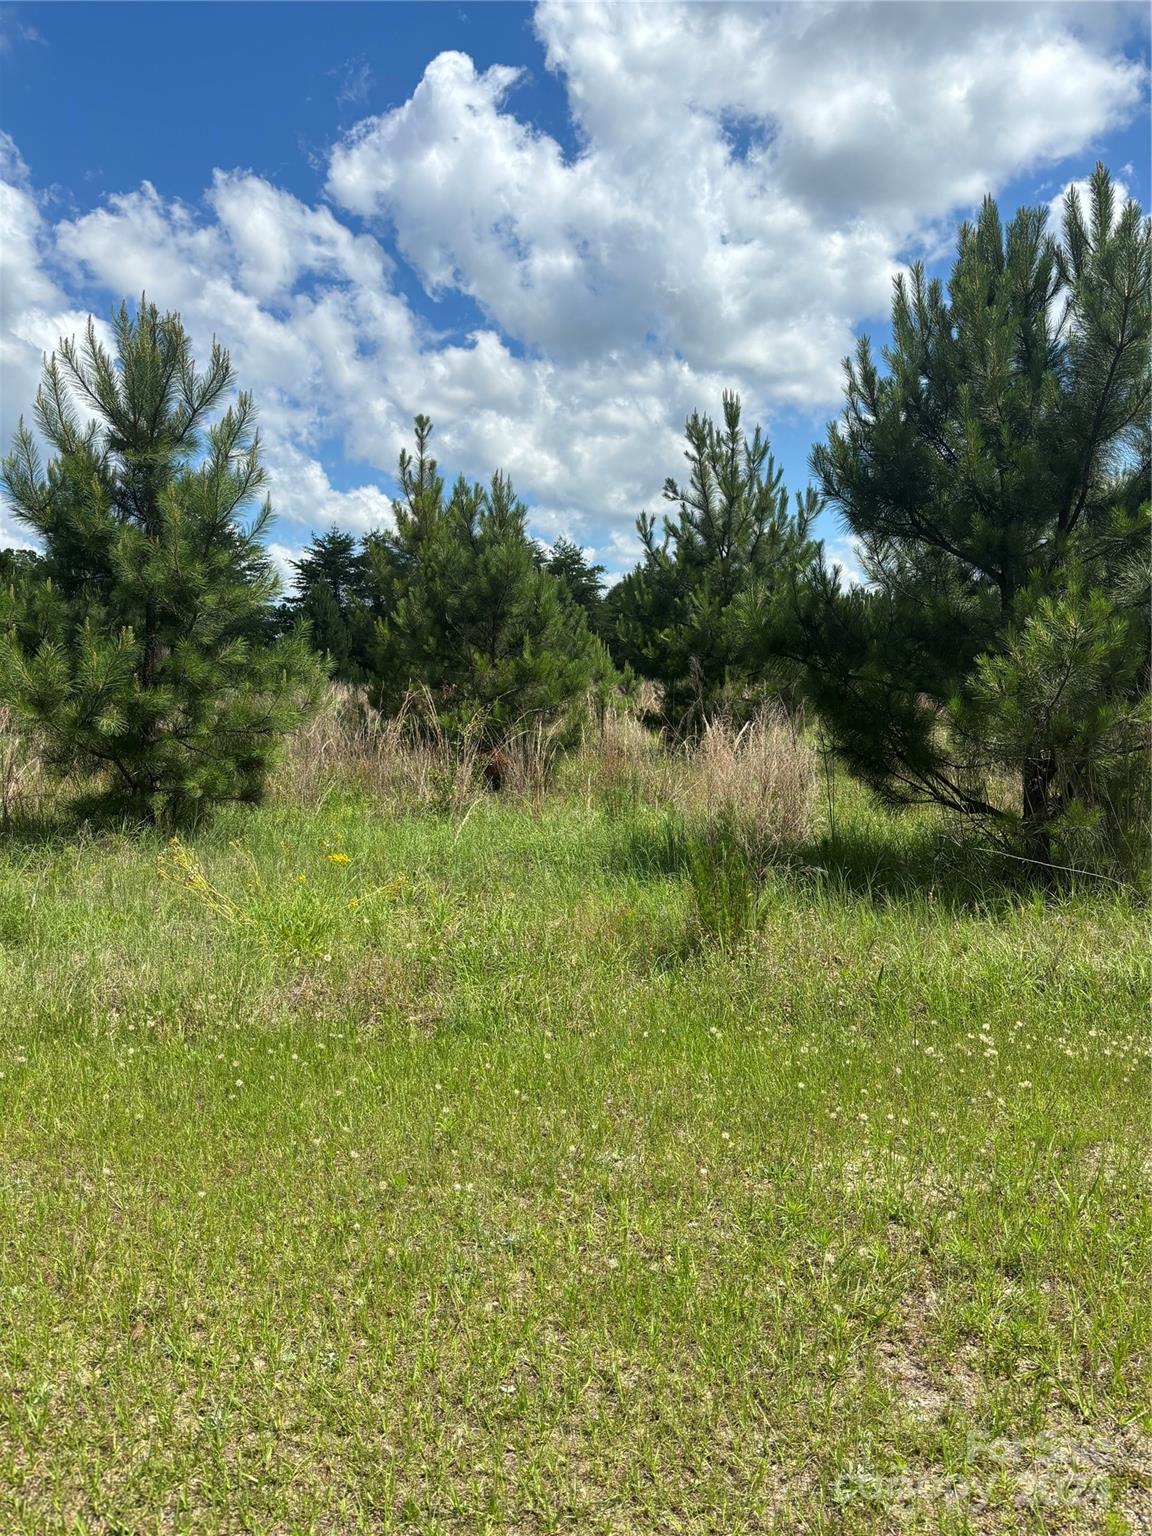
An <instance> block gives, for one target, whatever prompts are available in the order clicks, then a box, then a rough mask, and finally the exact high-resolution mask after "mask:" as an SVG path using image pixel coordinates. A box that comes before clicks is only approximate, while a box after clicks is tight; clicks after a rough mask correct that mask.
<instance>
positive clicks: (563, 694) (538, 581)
mask: <svg viewBox="0 0 1152 1536" xmlns="http://www.w3.org/2000/svg"><path fill="white" fill-rule="evenodd" d="M431 433H432V425H431V422H429V421H428V420H427V418H426V417H423V416H418V417H417V418H416V445H417V451H416V456H415V457H414V458H413V457H412V456H410V455H409V454H408V453H407V452H405V453H402V454H401V458H400V468H399V481H400V489H401V495H400V497H399V498H397V500H396V501H395V503H394V505H393V515H394V519H395V525H396V526H395V531H394V532H389V533H381V534H376V535H373V537H372V539H371V541H370V542H369V546H368V551H367V553H368V559H369V562H370V565H371V568H372V571H373V578H372V582H373V587H374V590H375V593H376V596H377V600H378V601H379V603H380V604H381V607H382V608H383V609H384V610H385V611H386V612H387V614H388V617H387V619H386V620H384V621H383V622H382V623H381V625H380V627H379V632H380V649H379V652H378V657H377V671H378V675H379V676H380V678H381V684H380V697H381V702H382V704H383V705H384V707H385V708H393V709H394V708H396V707H398V705H399V703H400V701H401V700H402V698H403V697H404V695H405V694H406V693H407V692H408V691H409V690H411V689H412V688H415V687H420V686H423V687H426V688H427V689H428V690H429V691H430V692H431V694H432V697H433V699H434V700H435V703H436V706H437V710H438V712H439V715H440V719H441V722H442V723H443V724H445V725H446V726H448V727H450V728H461V727H463V726H464V725H466V724H467V725H471V726H473V727H474V728H478V729H479V730H480V731H481V734H482V737H483V739H484V740H485V741H487V742H488V743H490V744H492V743H496V742H499V741H500V740H502V739H504V738H505V737H506V736H507V735H508V734H509V733H510V732H511V731H513V730H515V729H518V728H523V727H524V726H526V725H529V724H533V723H536V722H539V721H548V720H552V719H555V718H556V717H557V716H559V715H561V714H563V713H564V712H565V711H566V710H568V709H570V708H571V706H572V705H573V703H574V702H575V701H576V700H577V699H579V698H580V697H581V696H582V695H583V694H584V692H585V691H586V690H587V689H588V687H589V686H590V684H591V683H592V682H593V681H594V680H595V679H596V677H597V676H598V675H599V674H600V673H602V672H604V671H605V670H606V668H607V660H606V657H605V656H604V653H603V651H602V648H601V647H599V646H598V645H597V643H596V642H595V641H594V640H593V639H592V637H591V636H590V635H589V633H588V629H587V625H586V622H585V619H584V615H583V613H582V612H581V610H580V609H579V608H578V607H577V606H576V604H575V603H574V602H573V601H572V600H571V598H570V597H569V596H568V593H567V590H566V588H565V587H564V585H563V584H562V583H561V582H560V581H559V580H557V578H556V577H554V576H552V575H551V574H549V572H548V571H546V570H542V569H541V568H540V564H539V562H538V559H537V551H536V549H535V546H534V545H533V543H532V541H531V540H530V539H529V538H528V535H527V533H526V531H525V517H526V512H525V508H524V505H523V503H522V502H521V501H520V500H519V499H518V498H517V496H516V495H515V493H514V491H513V489H512V486H511V483H510V481H509V480H508V478H507V476H505V475H502V474H499V473H497V474H496V475H494V476H493V478H492V480H491V482H490V484H489V485H487V486H482V485H476V484H469V483H468V482H467V481H465V480H464V479H463V478H461V479H459V480H458V481H457V482H456V485H455V486H454V488H453V490H452V492H451V494H450V495H448V496H446V495H445V491H444V482H443V479H442V477H441V476H440V474H439V470H438V466H437V464H436V461H435V459H434V458H432V456H431V454H430V452H429V441H430V438H431Z"/></svg>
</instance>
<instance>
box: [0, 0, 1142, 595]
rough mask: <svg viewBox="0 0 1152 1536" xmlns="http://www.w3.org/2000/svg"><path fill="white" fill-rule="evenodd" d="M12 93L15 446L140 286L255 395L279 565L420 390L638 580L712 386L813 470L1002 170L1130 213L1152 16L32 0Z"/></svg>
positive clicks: (469, 456) (446, 449)
mask: <svg viewBox="0 0 1152 1536" xmlns="http://www.w3.org/2000/svg"><path fill="white" fill-rule="evenodd" d="M0 83H2V86H3V94H2V97H0V102H2V105H0V130H2V131H3V133H4V135H5V138H4V140H3V161H2V165H0V170H2V171H3V178H4V184H3V193H2V196H3V202H2V205H0V207H2V215H3V220H2V223H0V263H2V268H3V271H2V277H3V283H2V287H0V430H2V431H3V433H4V437H5V440H7V438H8V436H9V435H10V433H11V430H12V428H13V426H14V425H15V420H16V418H17V416H18V415H19V413H20V412H21V411H22V410H24V411H26V410H27V409H28V406H29V404H30V402H31V398H32V394H33V392H34V387H35V379H36V375H37V372H38V368H39V363H40V357H41V354H42V353H43V351H44V350H45V349H47V348H50V347H51V346H52V345H53V344H54V343H55V341H56V338H57V337H58V336H59V335H60V334H61V333H67V332H70V331H71V330H74V329H76V327H77V326H78V325H79V324H81V323H82V322H83V319H84V316H85V314H86V313H87V312H89V311H91V312H93V313H94V314H96V315H97V316H98V317H106V316H107V314H108V313H109V310H110V308H111V306H112V305H113V304H114V303H115V302H117V301H118V300H119V299H120V298H121V297H131V296H134V295H136V294H138V293H139V292H140V291H142V290H146V291H147V293H148V295H149V297H150V298H153V299H155V300H156V302H158V303H160V304H161V305H162V306H164V307H170V308H176V309H179V310H180V311H181V313H182V314H183V316H184V318H185V321H186V323H187V324H188V326H189V328H190V330H191V331H192V333H193V336H194V338H195V339H196V341H197V342H198V344H199V346H200V347H204V346H206V344H207V341H208V338H209V337H210V336H211V334H213V333H215V334H217V335H218V336H219V337H220V339H221V340H222V341H224V342H225V344H226V345H227V346H228V347H229V348H230V350H231V351H232V354H233V359H234V362H235V363H236V365H237V371H238V374H239V377H240V382H241V383H242V384H243V385H245V386H247V387H251V388H252V389H253V390H254V392H255V394H256V397H257V402H258V404H259V405H260V407H261V412H262V419H263V424H264V430H265V436H266V444H267V457H268V465H269V470H270V476H271V483H272V491H273V498H274V502H275V504H276V507H277V511H278V514H279V516H278V521H277V524H276V527H275V531H274V534H273V537H274V539H275V541H276V546H277V553H278V555H279V557H280V558H281V559H282V560H284V559H287V558H288V557H290V555H291V554H292V553H293V552H294V551H296V550H297V549H299V547H300V546H301V545H302V544H303V543H304V542H305V541H306V540H307V538H308V536H309V533H310V531H311V530H312V529H314V528H317V527H324V526H326V525H328V524H329V523H331V522H332V521H337V522H340V523H341V524H343V525H344V526H347V527H350V528H354V529H357V530H362V529H364V528H365V527H368V526H371V525H372V524H373V523H375V522H377V521H379V520H380V519H381V518H384V517H386V516H387V512H388V496H389V493H390V490H391V488H392V482H391V469H392V466H393V465H394V463H395V458H396V453H397V451H398V449H399V447H400V445H401V443H402V442H404V441H405V439H406V434H407V432H408V429H409V424H410V421H411V417H412V415H413V414H414V413H415V412H417V411H420V410H423V411H427V412H428V413H429V414H431V415H432V416H433V418H434V420H435V422H436V426H437V435H436V441H437V446H438V450H439V453H440V456H441V460H442V462H443V464H444V466H445V468H446V469H448V470H449V472H452V473H454V472H455V471H457V470H460V471H463V472H465V473H467V474H469V475H476V476H485V477H486V476H487V475H488V474H489V473H490V472H491V471H492V470H493V469H495V468H497V467H501V466H502V467H505V468H507V469H509V470H510V471H511V473H512V476H513V479H514V482H515V483H516V485H517V488H518V489H519V490H520V492H521V494H522V495H523V496H524V498H525V499H526V501H528V503H529V505H530V507H531V509H532V525H533V528H534V531H536V532H537V533H538V535H539V536H541V537H543V538H545V539H550V538H552V537H554V536H555V535H556V534H558V533H561V532H563V533H567V534H569V535H570V536H571V537H574V538H576V539H577V540H578V541H579V542H580V543H581V544H583V545H584V546H585V547H587V548H589V549H591V550H594V551H595V552H596V556H597V558H598V559H600V560H602V561H603V562H604V564H606V565H607V566H608V567H609V568H610V569H612V570H619V569H621V568H624V567H626V566H627V565H628V564H629V563H630V561H631V559H632V558H633V556H634V551H635V546H634V540H633V524H634V521H635V517H636V514H637V513H638V512H639V511H641V510H642V509H644V508H646V507H647V508H653V507H657V506H658V505H659V502H660V488H661V485H662V482H663V479H664V476H665V475H667V474H678V473H679V471H680V467H681V463H682V461H681V458H680V453H681V447H680V441H679V438H680V432H681V429H682V426H683V421H684V417H685V415H686V414H687V412H688V411H689V410H691V409H693V408H695V407H699V408H701V409H706V410H713V411H715V409H716V408H717V407H718V405H719V396H720V391H721V389H722V388H723V387H725V386H733V387H736V388H739V389H740V391H741V393H742V395H743V397H744V399H745V402H746V407H747V409H748V411H749V414H750V416H751V417H753V418H755V419H759V420H761V421H762V422H764V424H765V425H766V427H767V428H768V430H769V433H770V436H771V438H772V442H773V446H774V449H775V451H776V453H777V457H778V458H779V459H780V460H781V461H782V463H783V464H784V466H785V471H786V478H787V481H788V483H790V484H793V485H795V486H797V487H799V486H801V485H803V484H804V483H806V481H807V454H808V449H809V446H810V444H811V442H812V441H813V440H814V439H815V438H817V437H819V436H821V435H822V433H823V431H824V427H825V424H826V422H827V420H828V419H829V417H830V416H832V415H833V414H834V413H835V411H836V409H837V401H838V394H839V377H840V375H839V362H840V359H841V357H842V356H843V355H844V353H845V351H847V350H848V348H849V347H850V346H851V344H852V339H853V337H854V336H855V335H856V334H858V333H859V332H860V331H861V330H866V331H869V332H871V333H872V334H873V335H875V336H878V337H882V336H883V334H884V331H885V314H886V311H887V305H888V293H889V288H890V283H891V278H892V275H893V273H894V272H895V271H897V270H898V269H899V267H900V266H901V265H902V264H903V263H905V262H907V261H908V260H910V259H914V258H916V257H923V258H925V259H927V260H928V261H929V262H930V263H933V264H935V265H937V266H939V265H941V264H942V263H945V264H946V259H947V255H948V252H949V250H950V247H951V244H952V241H953V239H954V233H955V227H956V224H957V222H958V220H959V219H961V218H963V217H964V216H966V215H967V214H969V213H970V212H971V211H972V209H973V208H974V207H975V206H976V204H977V203H978V201H979V198H980V196H981V194H982V193H983V192H984V191H991V192H992V193H994V194H995V195H996V196H997V197H998V198H999V200H1000V202H1001V207H1002V209H1005V210H1009V209H1012V208H1015V207H1016V206H1017V205H1019V204H1020V203H1022V202H1027V203H1036V202H1048V201H1049V200H1051V199H1054V198H1056V197H1057V196H1058V195H1059V194H1060V192H1061V190H1062V189H1063V188H1064V187H1065V186H1066V185H1067V183H1068V182H1070V181H1074V180H1078V179H1081V178H1083V177H1084V176H1085V175H1086V174H1087V173H1088V172H1089V171H1090V169H1091V167H1092V165H1093V163H1094V161H1095V160H1096V159H1097V158H1102V159H1104V160H1105V161H1106V162H1107V163H1108V164H1109V165H1110V166H1111V167H1112V168H1113V170H1114V171H1115V173H1116V174H1117V176H1118V177H1119V178H1120V179H1121V180H1122V181H1123V182H1124V183H1125V184H1126V186H1127V187H1128V189H1129V190H1130V192H1131V193H1132V194H1133V195H1135V196H1137V197H1138V198H1139V199H1140V200H1141V202H1142V203H1143V204H1144V205H1145V206H1146V207H1147V206H1148V202H1149V134H1148V28H1147V17H1146V11H1145V9H1144V8H1143V7H1140V6H1118V7H1113V6H1107V5H1100V4H1089V5H1083V6H1077V5H1058V6H1033V5H1028V4H1015V3H1014V4H1007V5H996V4H991V5H980V4H951V5H941V6H933V5H926V4H924V5H922V4H904V5H875V6H869V5H863V4H849V5H842V6H835V5H831V6H828V5H821V6H804V5H789V6H783V7H781V6H754V5H745V6H739V7H724V6H702V5H696V6H689V7H678V6H671V5H663V4H651V5H631V6H623V7H610V6H601V5H599V4H588V5H582V6H578V7H572V6H567V5H563V4H552V3H546V4H543V5H540V6H536V7H533V6H530V5H513V4H485V5H471V6H458V5H454V4H451V3H447V4H437V5H407V4H392V5H373V4H353V5H345V4H324V5H310V4H291V5H282V4H229V5H202V4H183V3H172V4H129V5H122V4H100V5H91V4H79V5H76V4H52V5H47V4H42V5H18V6H7V7H2V8H0ZM823 531H824V532H825V534H826V535H827V537H828V539H829V542H830V544H832V545H833V547H834V548H835V549H836V551H837V552H838V553H839V554H840V555H841V556H842V557H843V558H844V560H845V561H846V563H848V564H849V565H850V564H851V559H852V555H851V551H850V550H849V549H848V548H847V547H846V546H844V545H843V543H842V541H841V540H840V536H839V533H838V530H837V529H836V527H835V524H834V520H832V519H828V520H827V521H826V524H825V527H824V529H823ZM20 539H21V534H20V530H19V528H18V527H17V526H16V525H15V524H14V523H13V522H12V521H11V519H10V518H5V515H4V514H2V513H0V543H3V542H10V541H11V542H19V541H20Z"/></svg>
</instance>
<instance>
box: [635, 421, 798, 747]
mask: <svg viewBox="0 0 1152 1536" xmlns="http://www.w3.org/2000/svg"><path fill="white" fill-rule="evenodd" d="M723 410H724V420H723V425H722V426H717V425H716V424H715V423H714V422H712V421H711V420H710V418H708V417H707V416H700V415H699V414H693V416H692V417H691V418H690V419H689V421H688V422H687V424H686V426H685V436H686V438H687V440H688V447H687V450H686V451H685V455H684V456H685V458H686V459H687V460H688V464H689V468H690V473H689V479H688V484H687V486H684V487H681V486H680V485H679V484H677V482H676V481H675V480H672V479H668V480H667V481H666V482H665V485H664V497H665V499H666V500H667V501H670V502H672V503H674V504H675V506H676V509H677V511H676V515H675V516H674V517H667V516H666V517H665V518H664V522H663V537H662V538H660V539H658V538H657V533H656V519H655V517H654V516H651V515H649V514H647V513H644V514H642V515H641V517H640V519H639V521H638V523H637V528H638V530H639V533H640V539H641V542H642V544H643V546H644V555H643V558H642V560H641V562H640V564H639V565H638V566H637V567H636V569H635V570H634V571H632V572H631V573H630V575H628V576H626V577H625V579H624V580H623V581H622V582H621V583H620V585H619V586H618V587H617V588H616V589H615V591H614V592H612V593H611V594H610V596H609V599H608V608H609V613H610V616H611V620H612V624H613V629H614V651H615V654H616V656H617V659H618V660H620V661H624V662H627V663H629V664H630V665H632V666H633V667H634V668H635V670H636V671H637V672H638V673H640V675H641V676H643V677H648V678H651V679H652V680H653V681H655V682H658V683H659V684H660V687H661V691H662V695H663V705H662V714H663V720H664V723H665V725H666V726H667V727H668V728H670V729H672V730H673V731H676V732H678V733H688V734H691V733H694V732H696V731H699V730H700V729H702V728H703V727H704V726H705V725H706V724H707V723H708V721H709V720H711V719H712V718H714V717H715V716H716V715H717V714H720V713H737V714H738V713H740V712H741V711H747V710H750V709H751V708H753V707H754V706H755V704H756V702H757V701H758V700H759V699H760V698H761V697H762V696H763V692H764V686H765V683H766V682H767V684H768V685H769V686H771V685H772V684H773V683H776V684H777V685H778V684H779V682H780V680H781V679H780V678H779V677H777V678H774V679H773V678H769V679H765V677H764V670H765V669H764V668H763V666H762V665H753V664H752V660H751V658H750V657H749V655H748V652H747V644H746V624H745V622H744V617H743V612H744V607H745V605H746V603H747V602H748V601H749V600H750V599H751V598H752V597H753V596H755V598H756V600H757V602H758V603H759V604H760V606H761V607H764V606H766V605H767V606H771V605H772V604H774V603H775V602H776V601H777V600H778V599H779V597H780V596H781V594H783V593H784V592H785V591H787V590H788V588H789V586H790V584H791V582H792V580H793V578H794V577H795V575H796V574H797V572H799V571H802V570H804V569H806V568H807V566H808V565H810V564H811V562H812V560H813V559H814V557H815V550H816V547H815V545H814V544H813V543H812V542H811V540H810V539H809V527H810V524H811V521H812V519H813V517H814V516H815V515H816V512H817V511H818V510H819V504H818V501H817V500H816V497H815V494H814V493H813V492H811V491H809V492H808V493H807V494H806V496H805V497H804V498H802V499H799V500H798V502H797V507H796V511H795V512H794V513H792V512H790V511H789V496H788V492H787V491H786V490H784V489H783V488H782V485H781V481H782V478H783V471H782V470H778V469H777V468H776V465H775V462H774V460H773V459H772V457H771V455H770V453H769V451H768V443H767V441H766V439H765V438H764V437H763V436H762V435H761V432H760V428H759V427H757V428H756V430H755V432H754V434H753V435H752V437H751V438H749V437H747V435H746V434H745V432H744V430H743V428H742V426H741V420H740V397H739V396H738V395H735V394H731V393H725V395H724V400H723Z"/></svg>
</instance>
